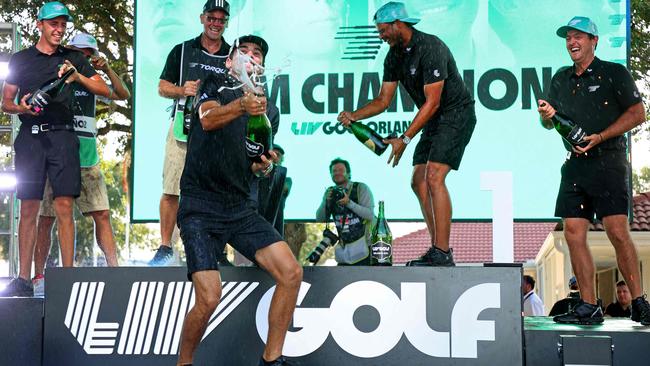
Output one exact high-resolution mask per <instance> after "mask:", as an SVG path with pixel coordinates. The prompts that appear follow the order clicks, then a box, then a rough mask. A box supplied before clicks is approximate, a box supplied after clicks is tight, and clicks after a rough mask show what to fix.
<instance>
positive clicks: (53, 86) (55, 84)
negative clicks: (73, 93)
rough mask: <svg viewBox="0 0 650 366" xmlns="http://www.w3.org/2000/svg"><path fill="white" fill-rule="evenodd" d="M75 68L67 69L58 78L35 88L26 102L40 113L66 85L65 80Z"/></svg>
mask: <svg viewBox="0 0 650 366" xmlns="http://www.w3.org/2000/svg"><path fill="white" fill-rule="evenodd" d="M74 72H75V69H73V68H70V69H68V70H67V71H66V72H65V73H63V75H61V77H60V78H58V79H56V80H54V81H51V82H47V83H45V85H44V86H42V87H40V88H39V89H38V90H36V91H35V92H34V93H33V94H32V95H31V96H30V97H29V98H28V99H27V104H29V105H30V106H31V107H32V111H34V112H35V113H39V114H40V113H41V112H42V111H43V109H44V108H45V107H46V106H47V105H48V104H49V103H50V101H51V100H52V99H54V98H56V97H57V96H58V95H59V93H60V92H61V91H62V90H63V88H64V87H65V86H66V83H65V81H66V80H67V79H68V78H69V77H70V76H72V74H74Z"/></svg>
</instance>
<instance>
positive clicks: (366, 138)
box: [350, 121, 397, 155]
mask: <svg viewBox="0 0 650 366" xmlns="http://www.w3.org/2000/svg"><path fill="white" fill-rule="evenodd" d="M350 131H352V133H353V134H354V137H356V138H357V140H359V141H361V143H362V144H364V145H365V146H366V147H367V148H368V149H370V151H372V152H374V153H375V154H377V155H381V154H383V153H384V151H386V148H388V144H385V143H384V141H383V138H382V137H381V136H379V134H378V133H377V132H375V131H373V130H372V129H371V128H370V127H368V126H366V125H364V124H363V123H361V122H359V121H355V122H352V123H351V124H350ZM395 137H397V134H395V133H394V132H393V133H392V134H390V135H389V136H388V138H395Z"/></svg>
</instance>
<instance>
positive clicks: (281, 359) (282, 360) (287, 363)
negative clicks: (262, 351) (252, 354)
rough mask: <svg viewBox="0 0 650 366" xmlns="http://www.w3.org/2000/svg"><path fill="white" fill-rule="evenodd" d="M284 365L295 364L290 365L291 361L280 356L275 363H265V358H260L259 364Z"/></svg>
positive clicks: (269, 365)
mask: <svg viewBox="0 0 650 366" xmlns="http://www.w3.org/2000/svg"><path fill="white" fill-rule="evenodd" d="M282 365H284V366H291V365H293V364H292V363H290V362H289V361H287V359H286V358H284V357H282V356H280V357H278V358H277V359H275V361H270V362H269V361H265V360H264V357H260V363H259V366H282Z"/></svg>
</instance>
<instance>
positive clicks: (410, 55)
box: [383, 29, 473, 114]
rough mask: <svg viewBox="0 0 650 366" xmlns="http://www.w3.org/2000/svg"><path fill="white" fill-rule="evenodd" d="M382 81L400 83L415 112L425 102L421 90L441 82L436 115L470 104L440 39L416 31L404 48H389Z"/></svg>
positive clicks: (453, 64) (461, 80) (461, 81)
mask: <svg viewBox="0 0 650 366" xmlns="http://www.w3.org/2000/svg"><path fill="white" fill-rule="evenodd" d="M383 80H384V81H388V82H393V81H399V82H401V83H402V85H403V86H404V88H405V89H406V91H407V92H408V93H409V95H410V96H411V98H412V99H413V101H414V102H415V105H417V106H418V108H421V107H422V105H423V104H424V102H425V101H426V96H425V94H424V86H425V85H427V84H433V83H436V82H439V81H443V80H444V81H445V85H444V87H443V89H442V95H441V96H440V107H439V109H438V112H437V113H436V114H438V113H440V112H445V111H449V110H452V109H454V108H458V107H462V106H464V105H467V104H470V103H472V102H473V99H472V96H471V95H470V93H469V90H468V89H467V86H466V85H465V83H464V82H463V79H462V78H461V77H460V73H459V72H458V68H457V67H456V61H455V60H454V56H453V55H452V54H451V51H450V50H449V48H448V47H447V45H446V44H445V43H444V42H443V41H442V40H440V38H438V37H436V36H434V35H431V34H426V33H422V32H420V31H418V30H417V29H413V36H412V37H411V41H410V42H409V43H408V45H407V46H406V48H401V47H391V49H390V51H388V54H387V55H386V59H385V60H384V79H383Z"/></svg>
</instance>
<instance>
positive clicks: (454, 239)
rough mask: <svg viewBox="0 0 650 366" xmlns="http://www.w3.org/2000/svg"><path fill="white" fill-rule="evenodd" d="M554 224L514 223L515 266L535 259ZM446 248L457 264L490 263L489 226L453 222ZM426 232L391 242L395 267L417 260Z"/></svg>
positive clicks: (426, 244) (426, 240)
mask: <svg viewBox="0 0 650 366" xmlns="http://www.w3.org/2000/svg"><path fill="white" fill-rule="evenodd" d="M555 225H556V223H554V222H515V223H514V227H513V229H514V241H515V262H516V263H522V262H526V261H529V260H533V259H535V256H536V255H537V252H538V251H539V248H540V247H541V246H542V244H543V243H544V239H546V237H547V236H548V234H549V233H550V232H551V231H553V228H554V227H555ZM450 242H451V243H450V245H451V247H452V248H454V260H455V261H456V262H457V263H485V262H491V261H492V223H491V222H454V223H452V224H451V237H450ZM430 243H431V241H430V238H429V232H428V231H427V229H422V230H418V231H416V232H414V233H411V234H408V235H405V236H402V237H400V238H397V239H395V240H394V241H393V252H394V253H393V255H394V258H395V263H405V262H406V261H408V260H410V259H413V258H415V257H418V256H419V255H420V254H422V253H424V252H425V251H426V250H427V248H428V247H429V246H430V245H431V244H430Z"/></svg>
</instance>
